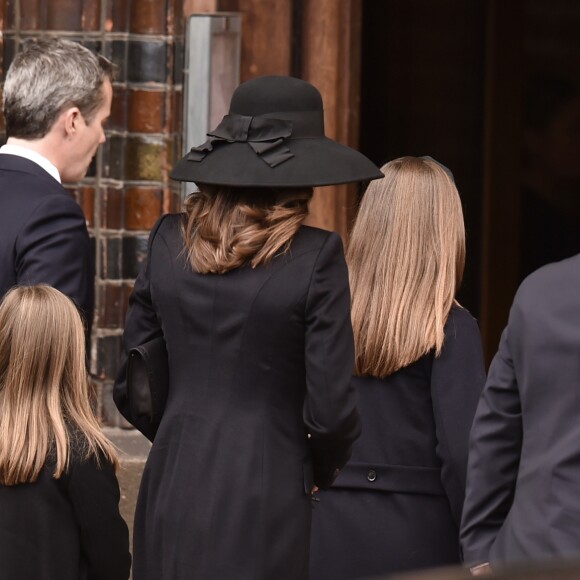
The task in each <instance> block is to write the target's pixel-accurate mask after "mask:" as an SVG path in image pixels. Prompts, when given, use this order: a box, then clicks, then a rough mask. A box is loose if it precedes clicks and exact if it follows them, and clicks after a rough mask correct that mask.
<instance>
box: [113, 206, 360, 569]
mask: <svg viewBox="0 0 580 580" xmlns="http://www.w3.org/2000/svg"><path fill="white" fill-rule="evenodd" d="M182 219H183V217H182V216H179V215H173V216H165V217H164V218H162V219H161V221H160V222H159V224H158V225H157V227H156V228H155V229H154V230H153V232H152V234H151V239H150V248H149V255H148V260H147V263H146V264H145V267H144V268H143V270H142V272H141V274H140V275H139V277H138V279H137V281H136V284H135V288H134V291H133V295H132V298H131V303H130V309H129V313H128V317H127V323H126V328H125V346H126V348H127V349H128V348H131V347H133V346H136V345H138V344H141V343H144V342H146V341H148V340H150V339H151V338H154V337H155V336H158V335H160V334H161V333H163V336H164V337H165V341H166V344H167V349H168V353H169V367H170V387H169V398H168V401H167V406H166V409H165V414H164V416H163V419H162V422H161V425H160V427H159V430H158V432H157V434H156V436H155V441H154V443H153V447H152V449H151V452H150V456H149V459H148V462H147V465H146V467H145V471H144V475H143V480H142V484H141V489H140V494H139V499H138V505H137V512H136V518H135V535H134V538H135V540H134V578H135V580H180V579H187V580H190V579H196V580H201V579H210V578H211V579H216V580H218V579H219V580H229V579H231V580H233V579H235V580H243V579H248V580H250V579H251V580H260V579H264V580H266V579H267V580H272V579H274V578H276V579H277V580H284V579H288V580H300V579H305V578H307V577H308V555H309V540H310V519H311V511H312V508H311V503H312V502H311V499H310V496H309V491H310V489H311V486H312V483H313V481H314V482H315V483H316V484H317V485H319V486H323V487H325V486H328V485H330V483H331V482H332V480H333V478H334V476H335V471H336V469H337V468H340V467H342V465H343V464H344V463H345V462H346V461H347V459H348V457H349V455H350V447H351V444H352V442H353V441H354V439H355V438H356V437H357V436H358V434H359V430H360V426H359V419H358V413H357V411H356V408H355V391H354V387H353V385H352V381H351V373H352V368H353V360H354V355H353V339H352V328H351V325H350V313H349V309H350V297H349V288H348V276H347V270H346V264H345V262H344V256H343V250H342V243H341V241H340V238H339V236H338V235H337V234H334V233H330V232H323V231H322V230H318V229H314V228H308V227H302V228H301V229H300V231H299V232H298V234H297V235H296V236H295V238H294V240H293V241H292V245H291V249H290V252H289V253H287V254H285V255H283V256H278V257H276V258H275V259H274V260H273V262H272V263H270V264H269V265H267V266H261V267H257V268H251V267H250V266H247V267H243V268H239V269H236V270H232V271H230V272H228V273H227V274H223V275H212V274H208V275H200V274H197V273H195V272H193V271H192V269H191V267H190V266H189V264H188V263H187V260H186V257H185V256H184V253H183V241H182V237H181V232H180V223H181V220H182ZM120 376H121V377H122V376H123V370H121V374H120ZM115 400H116V402H117V405H118V407H119V409H120V410H121V412H122V413H123V414H125V416H127V417H128V418H129V420H132V418H131V417H130V415H129V411H128V407H127V399H126V388H125V384H124V380H123V379H121V380H120V381H119V382H118V383H117V385H116V388H115ZM138 426H139V425H138ZM140 427H141V428H143V426H142V425H140ZM144 431H146V429H144ZM307 434H310V435H311V437H310V438H308V435H307Z"/></svg>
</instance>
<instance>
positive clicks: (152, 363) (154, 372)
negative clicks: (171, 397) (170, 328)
mask: <svg viewBox="0 0 580 580" xmlns="http://www.w3.org/2000/svg"><path fill="white" fill-rule="evenodd" d="M168 389H169V365H168V360H167V347H166V346H165V340H164V339H163V337H159V338H155V339H153V340H150V341H149V342H146V343H145V344H142V345H141V346H136V347H135V348H132V349H131V350H130V351H129V360H128V362H127V395H128V397H129V409H130V411H131V415H132V416H133V417H134V418H135V419H137V420H143V419H146V420H148V421H149V422H150V423H151V424H152V426H154V427H155V428H156V427H157V426H158V425H159V423H160V422H161V417H162V416H163V411H164V409H165V403H166V401H167V391H168Z"/></svg>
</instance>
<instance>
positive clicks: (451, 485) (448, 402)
mask: <svg viewBox="0 0 580 580" xmlns="http://www.w3.org/2000/svg"><path fill="white" fill-rule="evenodd" d="M484 384H485V365H484V360H483V349H482V345H481V335H480V332H479V327H478V325H477V322H476V320H475V319H474V318H473V317H472V316H471V315H470V314H469V313H468V312H467V311H466V310H463V309H459V308H454V309H453V310H452V311H451V314H450V316H449V319H448V321H447V324H446V326H445V342H444V345H443V349H442V352H441V355H440V356H439V357H435V358H434V360H433V368H432V373H431V396H432V400H433V412H434V417H435V430H436V436H437V447H436V452H437V456H438V457H439V459H440V461H441V480H442V483H443V487H444V489H445V492H446V495H447V498H448V500H449V503H450V505H451V512H452V514H453V517H454V519H455V521H456V523H457V526H458V527H459V524H460V522H461V511H462V508H463V500H464V497H465V479H466V472H467V456H468V447H469V432H470V430H471V425H472V422H473V417H474V415H475V410H476V408H477V403H478V401H479V397H480V395H481V391H482V389H483V386H484Z"/></svg>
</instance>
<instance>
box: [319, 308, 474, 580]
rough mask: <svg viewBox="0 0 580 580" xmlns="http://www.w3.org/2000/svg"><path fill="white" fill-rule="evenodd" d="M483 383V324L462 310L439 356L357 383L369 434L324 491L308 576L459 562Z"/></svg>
mask: <svg viewBox="0 0 580 580" xmlns="http://www.w3.org/2000/svg"><path fill="white" fill-rule="evenodd" d="M484 382H485V370H484V363H483V353H482V348H481V338H480V334H479V329H478V326H477V322H476V321H475V319H474V318H473V317H472V316H471V315H470V314H469V312H468V311H467V310H464V309H462V308H458V307H453V309H452V310H451V313H450V315H449V319H448V321H447V324H446V325H445V342H444V346H443V350H442V352H441V355H440V356H439V357H435V356H434V355H433V353H430V354H428V355H426V356H424V357H422V358H421V359H419V360H418V361H416V362H415V363H413V364H411V365H409V366H407V367H405V368H403V369H401V370H399V371H397V372H396V373H393V374H392V375H390V376H388V377H386V378H385V379H378V378H373V377H357V378H356V385H357V387H358V391H359V397H360V403H359V409H360V413H361V418H362V424H363V426H362V435H361V438H360V439H359V440H358V441H357V442H356V444H355V445H354V448H353V454H352V458H351V460H350V461H349V462H348V463H347V465H346V466H345V468H344V469H343V471H342V472H341V474H340V475H339V476H338V477H337V479H336V481H335V482H334V485H333V486H332V488H331V489H330V490H328V491H325V492H321V493H319V494H318V496H319V498H320V503H318V504H316V508H315V510H314V515H313V523H312V550H311V562H312V564H311V580H323V579H328V580H347V579H349V580H350V579H354V578H364V577H367V576H368V577H370V576H375V575H381V574H387V573H391V572H398V571H403V570H412V569H416V568H426V567H431V566H439V565H446V564H452V563H458V562H459V559H460V558H459V531H458V530H459V522H460V519H461V509H462V504H463V497H464V490H465V472H466V467H467V447H468V440H469V430H470V427H471V422H472V419H473V415H474V413H475V408H476V406H477V401H478V398H479V395H480V393H481V389H482V388H483V384H484Z"/></svg>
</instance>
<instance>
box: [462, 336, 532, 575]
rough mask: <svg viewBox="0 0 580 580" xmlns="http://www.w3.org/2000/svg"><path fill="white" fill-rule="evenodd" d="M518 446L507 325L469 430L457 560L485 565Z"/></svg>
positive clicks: (510, 488)
mask: <svg viewBox="0 0 580 580" xmlns="http://www.w3.org/2000/svg"><path fill="white" fill-rule="evenodd" d="M521 446H522V411H521V403H520V397H519V391H518V385H517V381H516V376H515V373H514V364H513V359H512V352H511V348H510V330H509V325H508V328H506V329H505V330H504V332H503V335H502V337H501V341H500V345H499V350H498V352H497V354H496V355H495V357H494V359H493V361H492V363H491V366H490V369H489V376H488V379H487V383H486V385H485V388H484V391H483V394H482V397H481V400H480V402H479V405H478V407H477V412H476V415H475V419H474V422H473V428H472V431H471V440H470V451H469V464H468V472H467V491H466V498H465V505H464V508H463V519H462V525H461V534H460V539H461V546H462V549H463V559H464V561H465V563H466V564H468V565H470V566H474V565H476V564H480V563H482V562H487V561H489V552H490V549H491V546H492V544H493V542H494V540H495V538H496V536H497V533H498V531H499V529H500V528H501V526H502V525H503V522H504V520H505V518H506V516H507V514H508V511H509V509H510V506H511V504H512V500H513V496H514V490H515V483H516V478H517V473H518V467H519V458H520V452H521Z"/></svg>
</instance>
